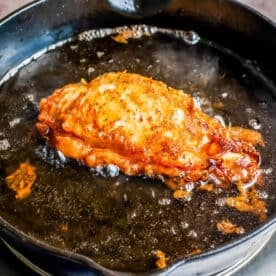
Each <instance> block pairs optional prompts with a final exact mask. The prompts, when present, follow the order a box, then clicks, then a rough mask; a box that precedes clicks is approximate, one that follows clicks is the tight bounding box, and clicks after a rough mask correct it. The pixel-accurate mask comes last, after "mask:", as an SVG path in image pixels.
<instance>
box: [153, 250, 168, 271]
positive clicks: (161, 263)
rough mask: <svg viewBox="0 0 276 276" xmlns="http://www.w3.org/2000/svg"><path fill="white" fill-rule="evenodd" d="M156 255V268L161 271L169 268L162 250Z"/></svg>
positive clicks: (157, 251)
mask: <svg viewBox="0 0 276 276" xmlns="http://www.w3.org/2000/svg"><path fill="white" fill-rule="evenodd" d="M155 255H156V258H157V260H156V262H155V264H156V266H157V267H158V268H160V269H163V268H165V267H166V266H167V262H166V256H165V253H164V252H163V251H161V250H156V252H155Z"/></svg>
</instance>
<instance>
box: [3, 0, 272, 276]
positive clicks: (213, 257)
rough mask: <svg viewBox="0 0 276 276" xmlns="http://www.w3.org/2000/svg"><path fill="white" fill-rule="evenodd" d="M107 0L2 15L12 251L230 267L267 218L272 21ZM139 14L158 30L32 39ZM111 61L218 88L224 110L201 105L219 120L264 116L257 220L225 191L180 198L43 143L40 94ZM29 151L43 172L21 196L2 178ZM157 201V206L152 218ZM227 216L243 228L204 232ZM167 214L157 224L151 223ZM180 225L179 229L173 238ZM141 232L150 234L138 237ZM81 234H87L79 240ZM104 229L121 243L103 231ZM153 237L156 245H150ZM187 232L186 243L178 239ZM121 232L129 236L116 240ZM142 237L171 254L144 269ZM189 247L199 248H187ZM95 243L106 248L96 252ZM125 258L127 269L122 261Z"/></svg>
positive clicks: (203, 6) (48, 262) (40, 5)
mask: <svg viewBox="0 0 276 276" xmlns="http://www.w3.org/2000/svg"><path fill="white" fill-rule="evenodd" d="M110 2H111V4H109V3H107V2H105V1H66V2H64V1H38V2H36V3H34V4H32V5H29V6H27V7H26V8H23V9H22V10H20V11H19V12H17V13H15V14H14V15H12V16H10V17H8V18H6V19H4V20H3V21H2V23H1V25H0V36H1V47H0V79H4V81H2V86H1V99H0V105H1V108H0V109H1V120H0V127H1V164H0V165H1V186H0V187H1V207H0V215H1V218H0V224H1V229H0V231H1V237H2V239H3V240H4V241H5V242H6V243H7V245H8V246H9V247H11V248H12V250H16V252H17V254H18V253H19V254H23V255H24V256H25V257H27V258H28V259H29V260H30V261H31V262H32V263H33V264H35V265H36V266H38V267H40V268H41V269H42V270H40V273H44V272H45V271H46V272H49V273H54V274H65V273H68V274H69V273H70V274H72V273H87V274H93V273H94V274H116V273H119V272H118V271H125V272H124V273H127V272H130V271H132V272H145V271H146V272H149V271H150V272H151V273H153V274H160V273H172V274H174V275H178V274H179V275H185V274H186V275H193V274H204V275H209V274H215V273H219V272H222V271H227V269H228V268H230V267H232V268H233V266H238V265H239V263H240V262H241V261H243V260H244V259H245V258H246V257H249V256H251V255H253V254H254V253H256V251H258V249H260V248H261V247H262V246H263V244H264V243H265V242H266V241H268V239H269V238H270V237H271V235H272V234H273V233H274V231H275V222H276V217H275V195H276V191H275V185H274V182H273V181H274V179H275V176H276V175H275V164H276V162H275V159H274V156H275V147H274V145H273V141H274V140H275V117H276V114H275V110H276V109H275V108H276V102H275V96H276V95H275V93H276V89H275V82H276V71H275V70H274V63H275V60H276V59H275V52H274V49H275V46H276V27H275V25H274V24H273V23H272V22H269V21H268V20H267V19H264V18H262V16H261V15H258V14H256V13H255V12H253V11H251V10H249V9H248V8H245V7H244V6H242V5H241V4H237V3H235V2H233V1H215V0H213V1H211V0H210V1H156V3H155V4H156V5H152V6H151V5H150V4H148V5H147V4H143V2H136V4H137V3H138V5H136V6H135V5H134V6H133V5H131V4H130V3H131V2H130V1H110ZM126 2H127V3H128V5H127V7H128V9H125V6H124V5H125V3H126ZM114 3H115V4H114ZM118 3H120V4H119V5H118ZM157 4H158V5H157ZM159 4H160V5H159ZM141 24H146V25H147V26H157V27H159V28H160V29H159V31H157V32H156V33H155V34H153V35H151V36H145V37H142V38H139V39H134V40H130V41H129V43H128V44H126V45H121V44H118V43H116V42H114V41H113V40H112V39H111V38H110V37H109V36H107V37H103V38H95V39H93V40H92V41H89V39H90V38H91V36H92V37H95V36H97V35H98V36H99V34H101V33H102V32H95V31H94V32H88V33H86V34H85V35H82V36H81V38H82V39H84V40H82V41H79V40H73V41H70V42H68V43H67V44H65V45H63V46H60V47H59V48H56V49H50V51H48V52H47V51H44V52H43V51H42V50H45V49H46V48H47V47H49V46H51V45H53V44H56V43H57V42H60V41H64V40H66V39H69V38H73V37H75V36H77V35H78V34H79V33H81V32H84V31H87V30H91V29H93V30H103V29H106V28H115V27H117V26H131V25H139V26H141ZM141 28H142V30H144V31H145V32H147V31H148V30H149V29H148V28H147V27H140V30H141ZM155 30H156V29H155ZM174 30H180V31H178V32H175V31H174ZM181 30H193V31H195V32H196V33H194V32H188V33H187V32H186V33H185V32H181ZM197 34H199V36H200V37H201V40H200V41H198V36H197ZM85 38H86V40H85ZM87 39H88V40H87ZM39 52H40V54H39V55H38V54H37V53H39ZM34 54H36V55H35V57H34V56H33V55H34ZM30 57H32V58H33V59H34V60H33V61H30ZM28 59H29V60H28ZM22 62H24V63H23V64H26V66H25V67H22V68H21V69H19V71H18V72H17V73H15V71H14V70H11V69H12V68H15V67H17V66H19V65H20V64H21V65H22ZM27 63H28V64H27ZM117 70H128V71H130V72H137V73H141V74H143V75H147V76H152V77H154V78H156V79H160V80H162V81H165V82H166V83H168V84H169V85H171V86H173V87H177V88H178V87H179V88H183V89H185V90H186V91H188V92H189V93H192V94H193V96H196V97H198V98H200V99H205V98H208V99H209V101H211V102H212V103H217V102H220V101H222V102H223V104H224V108H222V109H221V108H211V109H210V105H209V103H208V102H204V103H203V106H204V108H205V111H206V112H209V113H210V115H215V114H216V115H222V116H223V117H224V118H225V120H226V123H230V122H231V123H233V124H237V125H242V126H244V127H253V128H259V127H260V128H261V129H260V131H261V132H262V133H263V135H264V137H265V139H266V142H267V144H266V147H265V149H263V150H262V158H263V161H262V167H263V168H264V169H265V170H266V172H267V175H266V176H265V178H266V184H265V185H264V186H263V187H260V193H261V196H262V197H263V198H266V197H267V196H268V198H267V199H266V201H267V207H268V208H267V209H268V214H267V215H268V218H267V220H266V221H265V222H264V223H262V224H260V225H258V220H257V218H256V216H254V215H252V214H248V213H246V214H245V213H239V212H236V211H235V210H229V209H227V208H225V206H223V204H221V201H220V199H221V198H223V196H225V195H226V194H224V191H222V192H221V193H219V194H218V195H215V194H212V193H205V192H199V193H196V194H195V196H194V198H193V199H192V200H191V201H189V202H179V203H175V201H173V202H172V198H171V193H170V190H168V189H166V187H164V185H163V184H162V183H160V182H158V181H152V180H149V179H147V178H143V177H137V178H129V177H126V176H124V175H122V174H120V175H119V176H115V177H109V176H108V175H107V174H108V172H107V171H105V170H104V171H98V172H97V171H90V170H88V169H87V168H85V167H83V166H81V165H80V164H76V163H74V162H73V161H72V160H63V159H62V158H61V157H60V156H58V154H57V153H56V152H55V151H54V150H53V149H51V148H50V147H48V146H47V145H45V144H43V141H41V140H40V138H39V136H38V135H37V133H36V131H35V129H34V124H35V121H36V115H37V112H38V110H37V103H38V101H39V99H40V98H41V97H44V96H47V95H49V94H50V93H52V91H53V89H55V88H57V87H60V86H62V85H64V84H65V83H68V82H77V81H79V80H80V78H81V77H84V78H86V79H91V78H93V77H95V76H97V75H99V74H101V73H104V72H106V71H117ZM191 72H192V73H191ZM25 160H28V161H29V162H31V163H32V164H34V165H35V166H36V167H37V168H38V181H37V182H38V183H39V184H36V185H35V187H34V188H33V191H32V194H31V196H30V197H29V198H28V199H26V200H24V201H16V200H15V199H14V194H13V193H12V192H11V191H9V190H8V189H7V188H6V186H5V181H4V178H5V176H6V175H8V174H9V173H11V172H12V171H14V170H15V169H16V168H17V167H18V165H19V163H20V162H23V161H25ZM113 192H114V193H113ZM227 193H232V194H233V193H235V191H233V190H230V191H227ZM92 199H93V200H92ZM95 202H96V203H95ZM156 202H157V203H158V204H156ZM94 203H95V204H94ZM88 207H89V208H88ZM87 208H88V209H87ZM101 208H102V209H101ZM91 210H92V211H91ZM133 210H134V211H136V213H135V214H133V213H131V211H133ZM147 210H149V212H148V211H147ZM159 211H160V212H161V213H162V215H161V216H160V217H159V218H158V217H156V215H157V214H159V213H158V212H159ZM91 214H92V215H91ZM122 214H124V215H125V216H124V215H123V216H122ZM147 214H148V215H147ZM128 215H130V219H129V221H128V220H127V218H128ZM131 215H134V217H135V216H137V219H135V220H133V219H132V216H131ZM159 215H160V214H159ZM120 216H122V217H120ZM181 216H183V218H182V217H181ZM176 218H180V219H181V220H180V221H179V220H177V219H176ZM223 218H228V219H231V220H233V221H234V222H235V223H238V224H239V225H242V226H243V227H244V228H245V230H246V234H245V235H242V236H240V237H237V236H231V235H230V236H227V235H226V236H225V235H222V234H220V233H218V232H216V231H214V229H213V228H212V227H213V226H214V225H215V223H216V222H217V221H218V220H220V219H223ZM163 221H164V222H167V226H164V225H161V224H160V225H159V224H158V223H162V222H163ZM91 222H93V223H91ZM141 222H142V223H141ZM181 222H183V223H182V224H181ZM139 223H141V224H139ZM177 223H179V224H177ZM133 225H134V226H133ZM132 227H134V228H135V227H136V228H135V229H137V227H138V229H140V235H138V236H137V234H139V233H138V232H136V233H135V235H136V236H137V238H135V237H136V236H133V234H132V230H133V228H132ZM139 227H140V228H139ZM181 227H182V230H181V231H182V232H183V233H184V234H183V235H182V236H181V237H182V239H180V240H179V235H177V234H178V233H179V231H180V228H181ZM67 228H68V229H67ZM159 230H160V231H159ZM158 231H159V232H158ZM182 232H181V233H182ZM105 233H107V236H106V241H105V242H104V243H101V242H99V243H95V238H93V239H94V240H93V239H92V240H91V239H89V237H97V239H98V238H99V237H101V239H102V240H103V239H104V238H105V236H104V234H105ZM148 233H152V235H153V239H144V236H147V235H148ZM175 233H176V235H175ZM111 234H114V235H113V236H112V235H111ZM158 235H159V236H158ZM174 235H175V236H176V237H177V238H175V239H176V240H174ZM80 236H81V237H83V238H84V240H81V241H80V240H79V239H78V237H80ZM148 236H149V235H148ZM108 237H111V240H112V241H114V240H116V239H117V240H118V242H117V243H116V242H113V243H111V244H108ZM122 237H127V238H128V239H125V238H122ZM156 237H157V246H158V247H154V246H153V245H154V244H155V243H156V240H155V239H156ZM158 238H159V240H158ZM170 241H173V243H170ZM81 242H82V243H81ZM143 242H144V243H145V244H143ZM141 243H142V247H141ZM183 243H185V246H186V247H187V248H188V249H189V250H188V251H187V252H185V250H184V251H181V250H182V249H181V248H182V247H183ZM122 244H125V247H122V249H120V248H121V245H122ZM97 246H98V247H97ZM105 246H107V247H105ZM173 246H174V247H175V248H172V247H173ZM131 247H133V248H134V252H136V253H137V256H140V261H139V260H137V259H135V256H134V257H133V256H132V259H131V258H129V256H130V255H131V254H132V253H131V252H133V251H131V250H132V249H133V248H131ZM97 248H98V249H97ZM127 248H130V251H127ZM151 248H153V249H161V250H163V251H166V253H167V252H169V251H170V250H171V251H172V252H173V249H174V250H175V251H176V253H175V256H174V258H175V261H173V262H172V263H171V264H170V265H169V266H168V267H167V268H166V269H165V270H163V271H158V270H155V269H153V267H154V260H153V259H146V258H145V260H143V258H142V259H141V256H143V255H145V256H148V255H150V250H151ZM139 249H140V252H139ZM192 249H194V250H196V249H202V250H203V253H202V254H198V255H195V256H188V255H189V252H191V251H192ZM93 250H94V251H93ZM102 250H106V252H107V253H106V254H107V256H108V254H109V258H107V259H101V257H99V256H101V255H99V254H98V255H97V254H96V253H97V252H98V251H100V252H101V251H102ZM120 250H121V251H120ZM135 250H136V251H135ZM141 250H144V251H142V253H141ZM80 253H82V254H80ZM124 254H125V255H124ZM85 255H86V256H85ZM87 256H92V257H93V258H88V257H87ZM124 256H125V257H124ZM181 256H182V257H181ZM128 258H129V259H128ZM96 261H97V262H96ZM127 262H129V263H130V265H129V266H128V268H126V266H125V265H124V263H127ZM100 264H101V265H100ZM102 265H103V266H102ZM106 267H109V268H113V270H112V269H108V268H106ZM43 271H44V272H43ZM116 271H117V272H116ZM120 273H123V272H120Z"/></svg>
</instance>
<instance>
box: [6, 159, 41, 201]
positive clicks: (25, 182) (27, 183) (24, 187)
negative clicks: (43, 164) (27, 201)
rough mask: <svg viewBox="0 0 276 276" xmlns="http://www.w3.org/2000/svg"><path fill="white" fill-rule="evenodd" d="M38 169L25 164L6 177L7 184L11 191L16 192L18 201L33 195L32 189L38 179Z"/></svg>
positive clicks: (27, 163)
mask: <svg viewBox="0 0 276 276" xmlns="http://www.w3.org/2000/svg"><path fill="white" fill-rule="evenodd" d="M35 171H36V168H35V167H34V166H32V165H30V164H29V162H23V163H21V164H20V166H19V168H18V169H17V170H16V171H15V172H14V173H12V174H10V175H9V176H7V177H6V183H7V185H8V187H9V188H10V189H12V190H13V191H15V192H16V195H15V198H16V199H24V198H26V197H28V196H29V195H30V193H31V188H32V186H33V184H34V182H35V179H36V172H35Z"/></svg>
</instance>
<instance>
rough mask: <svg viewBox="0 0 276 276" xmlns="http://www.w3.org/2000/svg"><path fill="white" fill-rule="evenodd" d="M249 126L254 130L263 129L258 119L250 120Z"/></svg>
mask: <svg viewBox="0 0 276 276" xmlns="http://www.w3.org/2000/svg"><path fill="white" fill-rule="evenodd" d="M248 124H249V125H250V126H251V127H252V128H253V129H256V130H258V129H260V128H261V127H262V124H261V123H260V122H259V120H258V119H256V118H253V119H250V120H249V122H248Z"/></svg>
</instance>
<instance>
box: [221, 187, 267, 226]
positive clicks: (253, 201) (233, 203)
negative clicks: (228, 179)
mask: <svg viewBox="0 0 276 276" xmlns="http://www.w3.org/2000/svg"><path fill="white" fill-rule="evenodd" d="M237 187H238V190H239V192H240V194H239V195H238V196H237V197H228V198H226V204H227V205H228V206H230V207H233V208H236V209H237V210H239V211H241V212H251V213H255V214H256V215H258V217H259V222H263V221H264V220H265V219H266V217H267V215H266V212H267V210H266V205H265V202H264V201H263V200H261V199H259V197H258V192H257V190H256V189H255V187H252V188H249V189H248V190H245V189H243V187H242V184H238V185H237Z"/></svg>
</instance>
